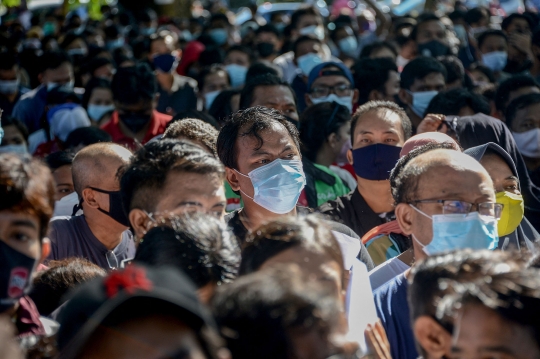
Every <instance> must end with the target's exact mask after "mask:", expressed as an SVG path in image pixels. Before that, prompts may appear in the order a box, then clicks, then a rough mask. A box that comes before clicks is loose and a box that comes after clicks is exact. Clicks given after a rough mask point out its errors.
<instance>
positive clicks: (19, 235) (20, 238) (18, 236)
mask: <svg viewBox="0 0 540 359" xmlns="http://www.w3.org/2000/svg"><path fill="white" fill-rule="evenodd" d="M11 238H12V239H14V240H15V241H17V242H27V241H29V240H30V239H31V238H30V236H29V235H27V234H26V233H23V232H15V233H13V235H12V236H11Z"/></svg>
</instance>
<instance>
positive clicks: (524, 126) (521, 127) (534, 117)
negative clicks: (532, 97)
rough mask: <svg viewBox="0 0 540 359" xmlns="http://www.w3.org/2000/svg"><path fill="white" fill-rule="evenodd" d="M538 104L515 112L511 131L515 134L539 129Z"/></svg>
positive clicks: (539, 109)
mask: <svg viewBox="0 0 540 359" xmlns="http://www.w3.org/2000/svg"><path fill="white" fill-rule="evenodd" d="M535 111H540V104H538V103H535V104H532V105H529V106H527V107H525V108H522V109H520V110H518V111H517V112H516V116H515V118H514V121H513V122H512V128H511V130H512V131H514V132H517V133H521V132H527V131H530V130H534V129H536V128H540V113H539V112H535Z"/></svg>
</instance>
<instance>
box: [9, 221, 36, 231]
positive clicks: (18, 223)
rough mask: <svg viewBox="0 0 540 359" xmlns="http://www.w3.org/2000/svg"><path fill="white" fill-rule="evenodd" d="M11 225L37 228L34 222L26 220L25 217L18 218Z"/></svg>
mask: <svg viewBox="0 0 540 359" xmlns="http://www.w3.org/2000/svg"><path fill="white" fill-rule="evenodd" d="M12 225H13V226H19V227H29V228H32V229H37V226H36V224H35V223H34V222H32V221H29V220H27V219H19V220H16V221H13V223H12Z"/></svg>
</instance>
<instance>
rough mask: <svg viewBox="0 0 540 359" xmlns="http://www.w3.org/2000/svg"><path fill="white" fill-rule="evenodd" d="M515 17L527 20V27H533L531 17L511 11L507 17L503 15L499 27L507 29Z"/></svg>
mask: <svg viewBox="0 0 540 359" xmlns="http://www.w3.org/2000/svg"><path fill="white" fill-rule="evenodd" d="M515 19H523V20H525V21H527V24H529V28H530V29H531V30H533V29H534V23H533V21H532V19H531V18H530V17H528V16H526V15H524V14H519V13H517V12H515V13H512V14H510V15H508V16H507V17H505V18H504V19H503V21H502V23H501V28H502V29H503V30H506V29H508V27H509V26H510V25H511V24H512V21H514V20H515Z"/></svg>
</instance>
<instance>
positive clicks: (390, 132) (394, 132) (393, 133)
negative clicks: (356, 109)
mask: <svg viewBox="0 0 540 359" xmlns="http://www.w3.org/2000/svg"><path fill="white" fill-rule="evenodd" d="M383 133H384V134H389V135H398V133H397V132H396V131H384V132H383ZM359 134H360V135H367V134H373V132H371V131H360V133H359Z"/></svg>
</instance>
